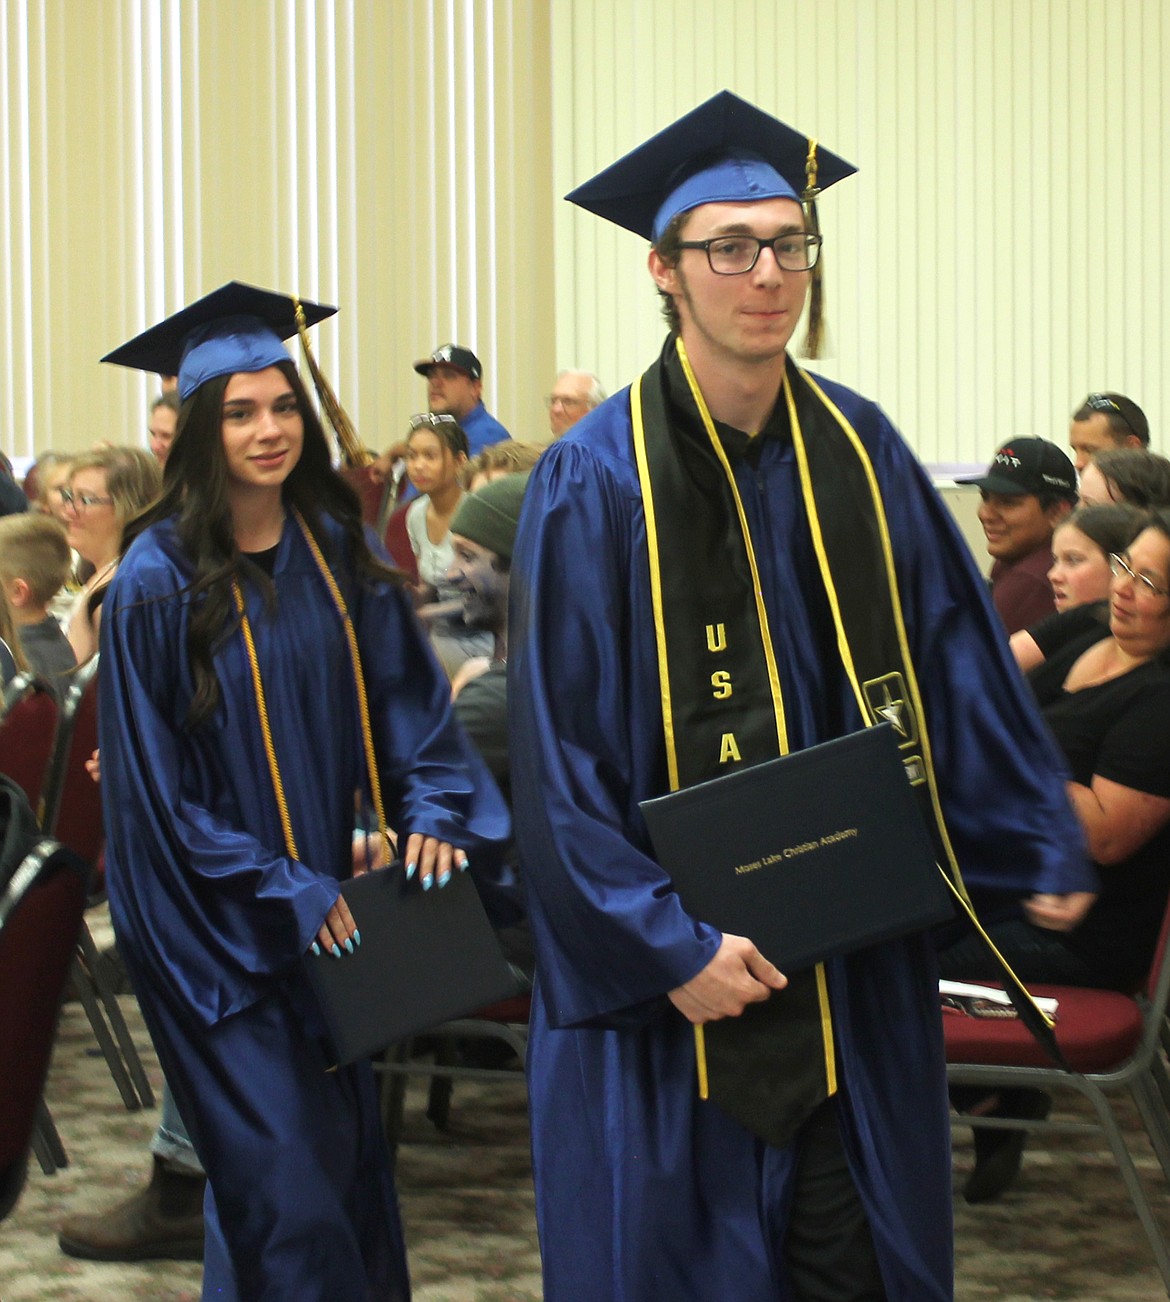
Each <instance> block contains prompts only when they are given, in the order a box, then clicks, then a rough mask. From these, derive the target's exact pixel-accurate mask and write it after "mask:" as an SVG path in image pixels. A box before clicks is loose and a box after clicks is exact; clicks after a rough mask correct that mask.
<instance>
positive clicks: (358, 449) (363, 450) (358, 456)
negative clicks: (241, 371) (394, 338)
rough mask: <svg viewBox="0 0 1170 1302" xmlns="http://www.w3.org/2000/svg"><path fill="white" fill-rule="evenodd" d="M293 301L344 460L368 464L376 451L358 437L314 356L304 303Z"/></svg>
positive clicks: (316, 384)
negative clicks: (372, 450)
mask: <svg viewBox="0 0 1170 1302" xmlns="http://www.w3.org/2000/svg"><path fill="white" fill-rule="evenodd" d="M293 304H294V306H295V308H296V318H297V334H299V335H300V337H301V347H302V348H303V349H304V353H305V361H306V362H308V364H309V374H310V375H311V376H312V377H313V387H314V388H315V389H316V390H317V397H318V398H320V399H321V406H322V408H323V409H324V411H325V415H326V416H328V417H329V423H330V425H332V426H333V429H334V431H335V432H336V434H337V442H338V444H339V445H340V447H341V456H342V460H343V461H344V462H345V464H346V465H347V466H368V465H369V464H370V462H371V461H373V459H374V457H373V454H372V453H371V452H370V450H369V449H368V448H367V447H366V446H365V444H363V443H362V441H361V440H360V439H359V438H358V436H357V430H355V429H354V427H353V421H351V420H350V418H349V416H348V415H347V414H346V410H345V408H344V407H343V406H342V405H341V403H340V402H338V401H337V395H336V394H335V393H334V392H333V390H332V388H330V385H329V381H328V380H327V379H326V378H325V376H324V375H323V374H322V372H321V368H320V367H319V366H318V365H317V359H316V358H315V357H314V356H313V349H312V347H311V346H310V344H309V330H308V327H307V325H306V323H305V310H304V308H303V307H301V300H300V299H299V298H296V297H295V296H294V298H293Z"/></svg>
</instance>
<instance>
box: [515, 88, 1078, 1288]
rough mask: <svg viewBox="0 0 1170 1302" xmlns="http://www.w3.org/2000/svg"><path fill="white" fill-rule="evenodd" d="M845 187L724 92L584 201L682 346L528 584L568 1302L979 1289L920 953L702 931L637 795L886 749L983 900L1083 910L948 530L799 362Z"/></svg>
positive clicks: (535, 532)
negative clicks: (637, 245) (822, 250)
mask: <svg viewBox="0 0 1170 1302" xmlns="http://www.w3.org/2000/svg"><path fill="white" fill-rule="evenodd" d="M853 170H854V169H853V168H852V167H850V166H849V165H848V164H846V163H844V162H842V160H840V159H837V158H834V157H833V156H832V155H830V154H828V153H826V152H825V151H818V150H817V149H816V147H815V145H814V144H813V142H810V141H809V140H807V139H806V137H805V136H803V135H802V134H799V133H797V132H794V131H792V130H791V129H790V128H787V127H785V126H784V125H783V124H782V123H779V122H777V121H776V120H775V119H773V118H771V117H769V116H768V115H766V114H764V113H761V112H760V111H759V110H757V109H755V108H753V107H752V106H751V105H748V104H745V103H744V102H743V101H742V100H739V99H737V98H736V97H735V96H733V95H730V94H729V93H727V92H723V93H722V94H721V95H718V96H716V97H715V98H714V99H712V100H710V101H708V102H707V103H706V104H703V105H701V106H700V107H699V108H698V109H696V110H694V111H693V112H691V113H689V114H687V115H686V116H685V117H684V118H682V119H680V120H679V122H677V123H675V124H674V125H673V126H671V127H668V128H666V129H665V130H664V131H663V132H661V133H659V135H658V136H656V137H654V138H653V139H652V140H651V141H650V142H648V143H647V144H645V145H643V146H641V147H640V148H639V149H636V150H634V151H633V153H632V154H630V155H627V156H626V158H624V159H622V160H620V161H619V162H618V163H616V164H614V165H613V167H611V168H609V169H607V171H606V172H604V173H602V174H601V175H600V176H599V177H597V178H595V179H594V180H593V181H591V182H589V183H588V184H586V185H584V186H582V187H581V188H580V189H579V190H577V191H575V192H574V194H573V195H571V196H570V198H571V199H572V200H573V201H574V202H576V203H578V204H580V205H582V206H584V207H587V208H589V209H591V210H592V211H595V212H597V213H599V214H601V215H603V216H605V217H607V218H609V219H610V220H613V221H616V222H618V223H619V224H621V225H623V226H625V227H627V228H628V229H630V230H632V231H634V232H636V233H637V234H639V235H641V236H642V237H644V238H648V239H650V240H651V242H652V245H653V247H652V249H651V252H650V255H649V267H650V273H651V276H652V278H653V279H654V282H655V284H656V285H657V287H658V289H659V291H660V292H661V294H662V295H663V297H664V300H665V305H666V309H667V312H668V316H669V319H670V321H671V324H672V327H673V328H672V332H671V334H670V337H669V338H668V339H667V341H666V344H665V346H664V348H663V351H662V354H661V356H660V358H659V360H658V361H657V362H656V363H655V364H654V365H653V366H652V367H651V368H650V370H649V371H648V372H646V374H645V375H643V376H642V377H641V378H640V379H639V380H637V381H636V382H635V383H634V384H633V385H632V386H631V387H630V388H628V389H626V390H624V391H623V392H621V393H619V394H617V395H615V396H614V397H613V398H611V399H610V400H609V401H607V402H605V403H603V404H602V405H601V406H600V407H599V408H597V409H596V410H595V411H594V412H591V413H590V414H589V415H588V416H587V417H585V419H584V420H582V421H581V422H580V423H579V424H578V425H577V426H575V427H574V429H572V430H571V431H570V432H569V433H568V434H566V435H565V437H564V438H563V439H561V440H560V441H559V442H557V443H556V444H554V445H553V446H552V447H551V448H550V449H549V451H547V452H546V453H545V455H544V456H543V457H542V459H541V461H540V463H539V464H538V465H537V467H536V470H535V472H534V473H533V476H532V479H531V481H530V486H529V490H528V494H527V496H526V499H525V505H524V511H523V515H522V518H521V524H520V531H519V537H518V539H517V546H516V550H515V554H514V557H513V566H512V603H513V604H512V613H511V639H510V654H511V659H510V666H509V670H510V674H511V675H512V678H511V686H510V690H509V703H510V711H511V715H510V722H511V725H512V747H511V753H512V765H513V782H514V795H515V810H516V830H517V837H518V840H519V846H520V853H521V865H522V871H523V872H524V874H525V876H526V879H527V884H528V891H529V902H530V910H531V918H532V926H533V931H534V936H535V941H536V948H537V961H538V971H537V982H536V991H535V996H534V1004H533V1015H532V1041H531V1053H530V1057H529V1077H530V1091H531V1112H532V1127H533V1151H534V1162H535V1176H536V1188H537V1214H538V1223H539V1229H540V1237H541V1250H542V1254H543V1260H544V1272H545V1296H546V1298H548V1299H549V1302H565V1300H567V1299H571V1300H572V1302H592V1300H593V1299H596V1302H603V1300H604V1302H651V1300H653V1299H662V1298H670V1299H671V1300H672V1302H687V1300H692V1302H711V1299H724V1298H727V1299H730V1298H735V1299H736V1302H764V1300H765V1299H776V1298H784V1299H802V1300H803V1299H813V1298H816V1299H830V1298H834V1299H837V1298H839V1299H862V1298H865V1299H876V1298H890V1299H900V1300H902V1302H932V1300H934V1299H945V1298H950V1297H951V1296H952V1226H951V1215H950V1183H951V1179H950V1142H949V1126H948V1114H947V1098H946V1090H945V1082H944V1071H943V1050H942V1033H941V1025H940V1022H941V1019H940V1016H939V1004H938V991H937V983H936V971H935V965H934V959H933V951H932V945H931V941H930V939H929V937H926V936H922V935H917V936H910V937H907V938H903V939H900V940H896V941H892V942H889V943H886V944H881V945H877V946H874V947H872V948H870V949H867V950H865V951H862V952H859V953H856V954H853V955H851V956H850V957H848V958H838V959H833V960H831V961H827V962H825V963H823V964H820V965H818V966H817V967H816V968H815V969H813V970H811V971H807V972H794V973H786V974H781V973H780V972H778V971H777V970H776V969H775V968H774V967H773V966H772V964H771V963H769V962H768V961H767V960H766V959H765V958H764V957H763V956H762V955H761V954H760V953H759V952H758V950H757V949H756V948H755V946H754V945H753V944H752V942H751V939H750V937H741V936H733V935H723V934H721V933H720V932H719V931H717V930H716V929H715V928H713V927H711V926H709V925H706V924H705V923H703V922H701V921H699V920H697V919H695V918H693V917H690V916H688V914H687V913H686V912H685V910H684V909H683V908H682V906H681V904H680V902H679V899H678V896H677V895H676V894H675V892H674V891H673V889H672V886H671V882H670V880H669V878H668V876H667V875H666V873H665V872H664V871H663V869H662V868H661V867H660V866H659V865H658V864H657V863H656V861H655V859H654V856H653V853H652V851H651V847H650V844H649V840H648V837H647V834H646V830H645V825H644V822H643V819H642V816H641V814H640V812H639V808H638V802H639V801H641V800H645V799H647V798H650V797H654V796H658V795H661V794H662V793H664V792H666V791H668V790H671V789H674V788H676V787H680V786H686V785H689V784H691V783H694V782H698V781H701V780H703V779H706V778H711V777H714V776H717V775H719V774H721V773H725V772H728V771H729V770H730V769H732V768H734V767H738V766H744V765H750V764H754V763H758V762H761V761H763V760H767V759H770V758H773V757H774V756H776V755H778V754H781V753H783V752H786V751H791V750H797V749H800V748H803V747H807V746H810V745H813V744H815V743H818V742H821V741H824V740H826V739H829V738H832V737H836V736H840V735H843V734H846V733H849V732H852V731H855V730H857V729H859V728H861V727H864V726H867V725H869V724H873V723H877V722H881V721H882V720H886V721H889V722H890V723H892V724H893V726H894V728H895V730H896V732H897V734H898V739H899V744H900V746H901V751H902V755H903V759H904V762H905V764H906V767H907V773H908V776H909V778H910V779H911V781H912V782H913V783H914V784H915V790H916V792H918V793H919V795H920V797H921V802H922V809H923V814H924V818H925V819H926V822H927V825H928V830H929V831H930V832H931V834H932V836H933V837H934V838H935V842H936V846H937V849H938V854H939V857H940V861H941V862H942V864H943V865H944V867H945V868H946V870H947V871H948V873H949V874H950V875H951V878H952V880H953V881H954V882H955V883H956V887H957V890H958V891H959V893H960V894H962V893H964V892H965V888H963V887H962V886H961V885H960V883H961V878H960V876H959V871H958V865H961V867H962V870H963V873H964V874H965V875H966V878H967V880H968V882H972V883H975V884H986V885H992V886H995V887H998V888H999V889H1006V890H1011V891H1015V892H1017V893H1020V894H1026V893H1028V892H1032V891H1050V892H1068V891H1072V890H1077V889H1088V888H1090V887H1091V885H1092V878H1091V875H1090V873H1089V870H1088V868H1087V866H1086V864H1085V860H1084V856H1083V851H1082V848H1081V841H1080V835H1079V832H1078V830H1077V827H1076V823H1075V821H1074V819H1073V817H1072V814H1071V812H1070V810H1069V808H1068V805H1067V802H1066V799H1065V796H1064V790H1063V781H1062V778H1061V776H1060V768H1059V763H1058V761H1057V759H1056V757H1055V754H1054V751H1053V749H1052V746H1051V743H1050V742H1049V740H1048V739H1047V736H1046V734H1045V732H1044V729H1043V725H1042V724H1041V722H1040V721H1039V719H1038V716H1037V715H1036V713H1035V711H1034V709H1033V708H1032V706H1031V705H1030V704H1029V702H1028V700H1027V694H1026V691H1025V690H1023V689H1022V688H1021V685H1020V679H1019V675H1018V674H1016V673H1014V672H1013V671H1012V668H1011V666H1010V664H1009V663H1008V662H1007V659H1006V656H1005V654H1004V645H1003V641H1002V632H1001V630H1000V629H999V627H998V622H997V620H996V618H995V614H994V612H993V611H992V610H991V608H990V606H989V605H988V602H987V599H986V596H985V594H984V592H983V584H982V582H981V580H980V577H979V575H978V573H977V571H976V569H975V566H974V564H973V562H972V559H971V557H970V556H969V554H968V551H967V548H966V546H965V544H964V543H963V541H962V539H961V538H960V537H959V535H958V534H957V532H956V530H955V528H954V527H953V525H952V523H951V520H950V517H949V516H948V513H947V511H946V508H945V507H944V506H943V505H942V504H941V502H940V501H939V499H938V498H937V496H936V495H935V493H934V491H933V489H932V488H931V486H930V483H929V481H928V479H927V477H926V475H925V474H924V473H923V471H922V469H921V468H920V466H919V465H918V464H917V462H916V461H915V459H914V457H913V455H912V454H911V453H910V451H909V450H908V448H907V447H906V445H905V444H904V442H903V441H902V439H901V438H900V437H899V435H898V434H897V432H896V431H895V430H894V428H893V427H892V426H891V425H890V423H889V421H888V420H887V419H886V417H885V416H884V415H883V414H882V413H881V412H880V410H879V409H878V408H877V407H876V406H874V404H872V403H870V402H867V401H865V400H864V399H862V398H860V397H858V396H857V395H856V394H854V393H851V392H849V391H848V390H846V389H844V388H842V387H841V386H839V385H835V384H830V383H828V382H826V381H823V380H820V379H818V378H816V377H814V376H813V375H811V374H809V373H807V372H805V371H803V370H801V369H800V368H798V367H797V366H796V365H795V363H794V362H793V361H792V360H791V359H790V358H789V357H788V355H787V346H788V342H789V340H790V338H791V336H792V334H793V331H794V329H795V327H796V324H797V319H798V318H799V317H800V315H801V313H802V310H803V308H804V305H805V299H806V296H807V294H808V291H809V286H810V281H811V280H812V271H811V269H812V268H813V267H814V265H815V263H816V260H817V256H818V254H819V247H820V237H819V234H818V233H817V230H816V228H815V220H816V218H815V211H814V209H813V208H812V205H811V200H812V198H813V197H814V195H815V193H816V190H817V187H818V185H819V186H820V187H824V186H826V185H828V184H831V183H832V182H833V181H835V180H837V179H839V178H841V177H843V176H845V175H848V174H849V173H850V172H852V171H853ZM802 200H803V201H804V202H803V203H802ZM831 797H832V793H831V791H827V792H826V799H831ZM704 1023H705V1024H706V1025H705V1034H706V1063H707V1069H708V1072H709V1075H710V1095H711V1097H710V1100H709V1101H704V1100H701V1099H700V1097H699V1093H698V1090H697V1087H696V1062H697V1052H696V1037H695V1035H694V1031H693V1025H692V1024H704Z"/></svg>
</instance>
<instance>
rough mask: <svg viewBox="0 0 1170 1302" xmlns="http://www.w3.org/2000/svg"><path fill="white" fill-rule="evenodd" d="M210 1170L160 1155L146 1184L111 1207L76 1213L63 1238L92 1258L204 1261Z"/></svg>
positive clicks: (74, 1251)
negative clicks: (176, 1165)
mask: <svg viewBox="0 0 1170 1302" xmlns="http://www.w3.org/2000/svg"><path fill="white" fill-rule="evenodd" d="M206 1184H207V1179H206V1177H205V1176H201V1175H189V1174H186V1173H185V1172H181V1171H172V1170H168V1169H167V1167H166V1166H165V1165H164V1164H163V1162H162V1160H161V1159H160V1158H157V1157H156V1158H155V1159H154V1170H153V1171H152V1172H151V1175H150V1183H149V1184H148V1185H147V1186H146V1188H145V1189H142V1190H140V1191H139V1192H138V1193H136V1194H132V1195H131V1196H130V1197H129V1198H127V1199H126V1200H125V1202H121V1203H119V1204H118V1205H117V1206H116V1207H111V1208H110V1209H109V1211H105V1212H97V1213H95V1214H92V1215H89V1216H71V1217H70V1218H69V1219H68V1220H67V1221H66V1222H65V1224H64V1225H62V1226H61V1233H60V1234H59V1235H58V1236H57V1242H58V1243H59V1244H60V1245H61V1251H62V1252H64V1253H66V1254H68V1255H69V1256H70V1257H84V1258H85V1259H86V1260H87V1261H155V1260H163V1259H166V1260H169V1261H202V1260H203V1190H204V1188H205V1186H206Z"/></svg>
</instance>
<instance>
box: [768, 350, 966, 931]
mask: <svg viewBox="0 0 1170 1302" xmlns="http://www.w3.org/2000/svg"><path fill="white" fill-rule="evenodd" d="M801 374H802V376H803V377H804V379H805V381H806V382H807V384H808V386H809V388H810V389H811V390H812V391H813V393H814V394H816V396H817V397H818V398H819V399H820V401H821V402H822V403H823V404H824V406H825V409H826V411H828V412H829V414H830V415H831V416H832V417H833V419H834V420H835V421H836V422H837V424H838V426H839V427H840V428H841V431H842V433H843V434H844V435H845V437H846V438H847V439H848V440H849V443H850V445H851V446H852V448H853V450H854V451H855V452H856V453H857V459H858V462H859V464H860V465H861V468H862V471H863V472H864V474H865V481H866V484H867V486H868V487H869V495H870V500H871V501H872V503H873V509H874V518H875V519H876V521H877V526H878V535H879V537H880V538H881V545H882V561H883V564H884V566H885V571H886V582H887V584H888V585H889V591H890V604H891V607H892V609H893V614H894V629H895V632H896V635H897V639H898V650H899V651H900V652H901V655H902V664H903V667H904V669H905V674H906V687H907V690H908V691H909V693H910V705H911V709H912V710H913V711H914V715H915V718H916V719H917V720H918V732H919V738H920V740H921V743H922V764H923V768H924V769H925V771H926V783H927V790H928V791H929V792H930V804H931V808H932V809H933V811H934V821H935V823H936V825H937V826H938V831H939V836H940V838H941V840H942V843H943V848H944V849H945V851H946V855H947V863H948V864H949V865H950V869H951V874H952V875H953V879H954V880H953V881H952V883H951V889H952V890H953V891H955V892H956V894H958V895H959V897H960V898H961V899H963V900H964V901H966V910H967V912H970V911H971V905H970V900H969V898H968V896H967V888H966V886H964V885H963V874H962V872H961V871H960V869H959V861H958V859H957V858H956V857H955V851H954V847H953V846H952V845H951V838H950V835H949V833H948V832H947V825H946V820H945V818H944V817H943V811H942V802H941V801H940V800H939V795H938V779H937V777H936V776H935V771H934V756H933V754H932V752H931V748H930V734H929V732H928V730H927V727H926V711H925V709H924V708H923V704H922V693H921V692H920V690H919V687H918V675H917V673H916V672H915V669H914V660H913V658H912V657H911V654H910V639H909V637H908V636H907V633H906V620H905V617H904V616H903V614H902V599H901V594H900V593H899V591H898V576H897V572H896V571H895V569H894V547H893V544H892V543H891V541H890V529H889V525H888V524H887V522H886V511H885V504H884V502H883V501H882V494H881V488H880V486H879V485H878V481H877V475H876V474H875V473H874V469H873V463H872V462H871V461H870V459H869V454H868V453H867V452H866V450H865V445H864V444H863V443H862V441H861V439H860V438H859V437H858V435H857V431H856V430H855V429H854V428H853V426H852V425H851V424H850V423H849V422H848V421H847V420H846V419H845V417H844V416H843V415H842V413H841V412H840V410H839V409H838V408H837V406H836V404H835V403H834V402H833V401H832V400H831V399H830V398H829V396H828V394H826V393H825V391H824V390H823V389H822V388H821V387H820V385H818V384H817V382H816V380H815V378H814V377H813V376H811V375H810V374H808V372H807V371H802V372H801ZM784 383H785V387H786V390H787V396H788V404H789V414H790V416H791V417H792V425H793V430H794V435H793V437H794V439H796V438H800V440H801V442H800V456H801V457H802V458H803V457H804V445H803V436H801V435H800V432H799V423H798V421H797V419H796V410H795V406H794V399H793V395H792V389H791V386H790V385H789V383H788V377H787V376H785V380H784ZM806 479H807V480H808V482H807V486H806ZM801 487H802V490H804V491H805V494H806V501H808V502H809V503H810V505H809V508H808V509H809V518H810V520H814V521H817V516H816V508H815V505H813V504H811V493H812V484H811V478H810V477H808V476H807V460H806V459H805V460H802V468H801ZM815 530H816V539H817V558H818V560H819V561H820V563H821V566H822V572H823V574H824V576H825V585H826V588H827V589H828V590H829V593H830V596H829V599H830V602H831V605H832V610H833V619H834V621H835V622H838V621H839V620H840V611H839V607H838V606H837V597H836V592H835V591H834V590H832V588H831V581H830V579H829V572H828V559H827V557H826V556H824V555H823V540H822V539H821V535H820V524H819V521H817V523H816V526H815ZM838 628H839V629H841V625H840V623H839V622H838ZM839 636H840V637H841V638H842V639H843V638H844V631H843V630H841V632H840V634H839ZM850 681H851V683H852V685H853V691H854V693H855V695H857V700H858V705H859V707H860V709H861V717H862V718H863V719H864V718H868V717H869V711H868V709H867V708H866V704H865V701H864V699H863V697H862V696H861V694H860V688H859V686H858V683H857V676H856V673H855V672H853V671H852V669H850ZM945 875H946V874H945V873H944V876H945Z"/></svg>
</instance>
